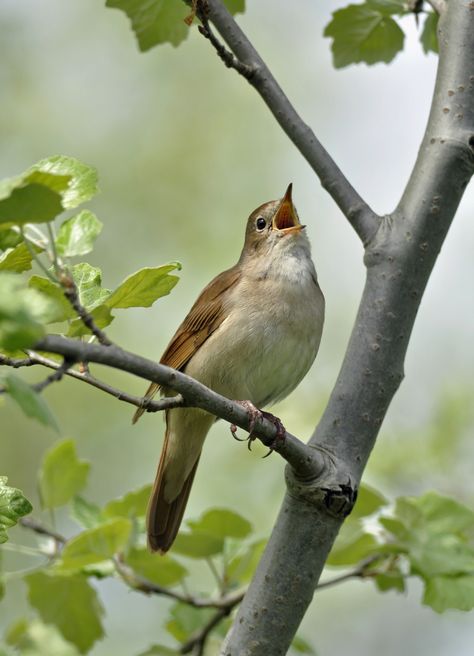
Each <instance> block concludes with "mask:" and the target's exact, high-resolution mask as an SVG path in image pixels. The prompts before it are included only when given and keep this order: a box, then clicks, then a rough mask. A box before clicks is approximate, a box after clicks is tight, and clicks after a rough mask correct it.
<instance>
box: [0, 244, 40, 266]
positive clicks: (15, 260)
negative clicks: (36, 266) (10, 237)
mask: <svg viewBox="0 0 474 656" xmlns="http://www.w3.org/2000/svg"><path fill="white" fill-rule="evenodd" d="M31 248H32V249H33V250H34V251H36V252H37V253H39V252H40V251H41V250H42V249H41V248H39V247H38V246H31ZM32 261H33V258H32V256H31V253H30V251H29V250H28V247H27V245H26V244H25V243H24V242H23V243H21V244H18V246H15V248H9V249H7V250H6V251H5V252H4V253H2V255H0V271H13V272H14V273H22V272H23V271H29V270H30V269H31V265H32Z"/></svg>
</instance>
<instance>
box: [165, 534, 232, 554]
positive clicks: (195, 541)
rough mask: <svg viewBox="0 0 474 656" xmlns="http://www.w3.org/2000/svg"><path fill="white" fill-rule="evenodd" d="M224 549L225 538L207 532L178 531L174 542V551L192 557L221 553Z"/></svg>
mask: <svg viewBox="0 0 474 656" xmlns="http://www.w3.org/2000/svg"><path fill="white" fill-rule="evenodd" d="M223 549H224V540H223V538H217V537H215V536H213V535H208V534H206V533H196V532H195V531H193V532H192V533H183V532H181V533H178V536H177V537H176V540H175V541H174V543H173V552H174V553H178V554H182V555H183V556H189V557H190V558H207V557H208V556H213V555H214V554H218V553H221V552H222V550H223Z"/></svg>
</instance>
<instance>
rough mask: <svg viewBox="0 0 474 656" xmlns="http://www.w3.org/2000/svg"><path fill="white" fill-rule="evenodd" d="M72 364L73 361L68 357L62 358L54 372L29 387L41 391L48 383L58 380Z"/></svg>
mask: <svg viewBox="0 0 474 656" xmlns="http://www.w3.org/2000/svg"><path fill="white" fill-rule="evenodd" d="M73 364H74V362H73V361H71V360H69V359H68V358H64V360H63V361H62V363H61V364H58V366H57V367H56V368H55V369H56V371H55V372H54V374H50V375H49V376H47V377H46V378H45V379H44V380H42V381H41V382H39V383H36V384H35V385H32V386H31V387H32V388H33V389H34V390H35V392H38V393H39V392H42V391H43V390H44V389H45V388H46V387H48V385H51V383H56V382H58V381H60V380H61V379H62V377H63V376H64V374H65V373H66V372H67V371H68V370H69V368H70V367H71V366H72V365H73Z"/></svg>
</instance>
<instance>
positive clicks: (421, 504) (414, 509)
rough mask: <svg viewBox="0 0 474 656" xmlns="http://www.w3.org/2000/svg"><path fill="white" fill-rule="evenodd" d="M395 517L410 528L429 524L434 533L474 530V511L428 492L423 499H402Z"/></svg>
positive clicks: (398, 501) (396, 509) (397, 504)
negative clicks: (421, 523)
mask: <svg viewBox="0 0 474 656" xmlns="http://www.w3.org/2000/svg"><path fill="white" fill-rule="evenodd" d="M395 516H396V518H398V519H400V520H401V521H402V522H403V524H404V525H405V526H407V527H409V528H417V527H419V526H420V522H423V523H424V524H429V527H430V531H431V532H433V533H441V534H446V533H448V532H459V531H465V530H466V529H474V510H472V509H471V508H468V507H467V506H465V505H464V504H462V503H459V502H458V501H456V500H455V499H452V498H450V497H446V496H443V495H441V494H438V493H437V492H427V493H426V494H423V495H422V496H421V497H400V498H399V499H397V503H396V506H395Z"/></svg>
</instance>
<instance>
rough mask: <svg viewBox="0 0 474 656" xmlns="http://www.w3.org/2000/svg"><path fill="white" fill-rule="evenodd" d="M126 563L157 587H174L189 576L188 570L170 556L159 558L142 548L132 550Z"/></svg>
mask: <svg viewBox="0 0 474 656" xmlns="http://www.w3.org/2000/svg"><path fill="white" fill-rule="evenodd" d="M125 562H126V563H127V565H129V566H130V567H131V568H132V569H133V570H134V571H135V572H136V573H137V574H140V575H141V576H143V577H144V578H146V579H148V580H149V581H152V582H153V583H156V584H157V585H163V586H170V585H174V584H176V583H179V581H182V579H183V578H184V577H185V576H186V575H187V574H188V571H187V569H186V568H185V567H183V565H181V564H180V563H178V561H177V560H175V559H174V558H172V557H171V556H169V555H168V554H165V555H164V556H160V557H157V556H156V555H155V554H152V553H150V552H149V551H148V550H147V549H142V548H139V549H130V550H129V551H128V553H127V555H126V557H125Z"/></svg>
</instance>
